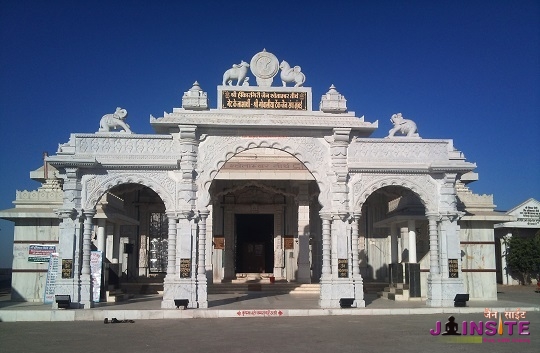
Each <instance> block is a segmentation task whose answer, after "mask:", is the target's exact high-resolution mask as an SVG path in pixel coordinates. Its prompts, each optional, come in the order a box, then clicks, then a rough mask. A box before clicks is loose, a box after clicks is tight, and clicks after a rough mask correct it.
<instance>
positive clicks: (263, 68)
mask: <svg viewBox="0 0 540 353" xmlns="http://www.w3.org/2000/svg"><path fill="white" fill-rule="evenodd" d="M249 67H250V68H251V72H252V73H253V75H255V76H256V77H259V78H272V77H274V76H276V74H277V72H278V70H279V61H278V59H277V58H276V56H275V55H274V54H272V53H269V52H267V51H266V50H263V51H262V52H260V53H257V54H255V56H254V57H253V58H252V59H251V62H250V64H249Z"/></svg>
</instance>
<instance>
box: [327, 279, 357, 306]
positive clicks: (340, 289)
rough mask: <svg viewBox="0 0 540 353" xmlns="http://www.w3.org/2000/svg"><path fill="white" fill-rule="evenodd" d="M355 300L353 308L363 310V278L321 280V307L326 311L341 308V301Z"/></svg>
mask: <svg viewBox="0 0 540 353" xmlns="http://www.w3.org/2000/svg"><path fill="white" fill-rule="evenodd" d="M342 298H354V302H353V307H356V308H363V307H365V306H366V302H365V301H364V286H363V280H362V277H361V276H359V278H358V279H354V280H353V279H348V278H347V279H329V280H328V279H324V280H323V279H321V293H320V296H319V306H320V307H321V308H325V309H334V308H340V307H341V306H340V303H339V301H340V299H342Z"/></svg>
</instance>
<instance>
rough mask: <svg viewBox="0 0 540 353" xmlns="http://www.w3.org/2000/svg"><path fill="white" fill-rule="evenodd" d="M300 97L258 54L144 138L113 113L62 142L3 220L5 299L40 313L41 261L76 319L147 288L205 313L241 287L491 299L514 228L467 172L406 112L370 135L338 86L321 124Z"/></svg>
mask: <svg viewBox="0 0 540 353" xmlns="http://www.w3.org/2000/svg"><path fill="white" fill-rule="evenodd" d="M249 74H251V75H252V77H250V75H249ZM278 75H279V79H278V78H277V77H276V76H278ZM274 79H276V81H277V82H274ZM305 81H306V76H305V74H304V73H303V72H302V71H301V68H300V67H299V66H294V67H291V66H290V65H289V64H288V63H287V62H286V61H284V60H282V61H279V60H278V59H277V57H276V56H275V55H273V54H272V53H270V52H267V51H262V52H260V53H257V54H255V55H254V56H253V58H252V59H251V61H250V62H249V63H248V62H244V61H242V62H241V63H239V64H235V65H232V67H231V68H230V69H228V70H227V71H226V72H225V73H224V75H223V80H222V85H219V86H217V97H218V99H217V107H216V108H210V106H209V102H208V97H207V93H206V92H205V91H204V90H203V89H202V88H201V87H200V85H199V84H198V83H197V82H195V83H194V84H193V87H192V88H191V89H189V90H187V91H186V92H185V94H184V96H183V97H182V102H181V107H180V108H174V109H173V110H172V112H170V113H164V116H162V117H157V118H156V117H153V116H150V124H151V126H152V127H153V129H154V131H155V134H151V135H148V134H144V135H143V134H137V133H135V132H132V131H131V129H130V127H129V125H128V124H127V122H126V118H127V111H126V110H125V109H122V108H118V109H116V111H115V112H114V113H111V114H107V115H105V116H103V118H101V121H100V123H99V129H98V131H97V132H95V133H74V134H71V136H70V137H69V140H68V141H67V142H65V143H62V144H60V145H59V148H58V150H57V152H56V154H54V155H51V156H47V157H46V158H45V164H44V166H43V167H42V168H40V169H38V170H37V171H34V172H32V174H31V177H32V178H34V179H36V180H39V181H41V182H42V183H43V186H42V187H41V188H40V189H38V190H36V191H18V192H17V197H16V200H15V202H14V204H15V208H13V209H10V210H4V211H1V212H0V217H2V218H5V219H10V220H12V221H14V222H15V241H14V262H13V284H12V286H13V291H12V296H13V299H20V300H29V301H41V300H43V297H44V292H45V291H46V290H47V288H46V287H47V285H48V281H49V279H48V277H50V276H51V269H50V268H51V266H49V263H50V261H49V260H48V259H44V257H45V256H42V261H41V262H40V261H39V260H38V261H36V260H35V259H36V258H38V257H39V254H41V255H43V253H45V254H48V253H54V256H56V257H57V259H56V260H57V267H54V268H53V270H52V271H53V272H54V273H53V275H54V277H55V283H54V286H53V287H52V289H50V288H49V291H52V292H53V293H54V294H55V295H69V297H70V302H71V304H70V305H71V307H75V308H90V307H92V305H93V303H94V302H95V301H96V297H95V294H94V292H95V287H96V285H97V284H99V285H101V286H109V285H114V284H116V283H118V281H120V280H122V279H123V278H124V279H129V278H141V277H152V276H154V277H156V278H162V281H163V300H162V308H174V307H175V303H174V301H175V300H177V299H187V300H188V301H189V304H188V306H189V307H192V308H207V307H208V286H209V285H211V284H212V283H219V282H229V281H238V280H241V279H245V280H250V279H251V280H252V279H257V280H268V281H271V282H274V281H287V282H296V283H319V284H320V299H319V303H320V306H321V307H322V308H338V307H340V300H342V299H349V300H352V301H353V306H354V307H358V308H361V307H364V306H365V301H364V282H365V281H378V282H386V283H388V284H389V286H390V287H393V288H398V289H401V290H405V291H407V295H406V296H405V297H403V298H402V299H403V300H413V299H419V300H422V299H424V300H426V305H428V306H436V307H442V306H453V305H454V297H455V295H456V294H461V293H468V294H469V295H470V298H471V300H493V299H496V296H497V294H496V274H495V257H494V256H495V252H494V247H495V246H494V244H495V240H494V235H493V224H494V223H501V222H505V221H510V220H512V219H513V218H512V217H511V216H508V215H501V214H498V213H497V212H494V211H493V210H494V207H495V206H494V205H493V198H492V196H491V195H482V196H481V195H475V194H473V193H472V192H471V191H470V190H469V188H468V186H467V184H468V183H470V182H472V181H474V180H476V179H477V175H476V174H475V173H473V170H474V169H475V168H476V165H475V164H474V163H471V162H469V161H467V160H466V159H465V157H464V155H463V153H462V152H461V151H458V150H456V148H455V147H454V146H453V142H452V140H449V139H425V138H421V137H420V135H419V132H418V128H417V126H416V124H415V122H414V121H412V120H410V119H406V118H405V117H403V116H402V114H400V113H396V114H394V115H393V116H392V117H391V119H390V122H389V123H388V126H389V127H391V129H390V131H389V133H388V136H387V137H386V138H372V137H370V136H371V134H372V133H373V132H374V131H375V130H376V129H377V128H378V122H377V121H375V122H369V121H367V120H366V119H365V118H364V117H363V116H362V117H357V116H356V115H355V113H354V112H351V111H348V109H347V101H346V99H345V97H344V96H343V95H342V94H340V93H339V92H338V91H337V89H336V87H334V86H333V85H332V86H330V89H329V91H328V92H327V93H326V94H324V95H323V96H322V97H321V99H320V101H319V106H318V109H316V110H314V109H313V104H312V101H313V97H312V92H311V88H309V87H305V86H304V83H305ZM96 125H97V124H96ZM95 253H98V254H99V256H100V257H101V260H100V261H102V265H101V263H100V265H99V266H98V267H99V268H98V269H97V271H103V274H100V275H99V276H98V277H97V282H96V280H95V277H96V276H95V272H96V268H95V266H93V265H92V263H93V262H92V261H93V260H92V259H93V256H94V254H95ZM51 258H52V255H51ZM30 259H33V260H30ZM96 283H97V284H96ZM99 297H100V295H99V294H98V296H97V300H99ZM396 299H397V298H396ZM52 305H53V307H54V306H55V305H57V304H56V303H55V302H54V301H53V302H52Z"/></svg>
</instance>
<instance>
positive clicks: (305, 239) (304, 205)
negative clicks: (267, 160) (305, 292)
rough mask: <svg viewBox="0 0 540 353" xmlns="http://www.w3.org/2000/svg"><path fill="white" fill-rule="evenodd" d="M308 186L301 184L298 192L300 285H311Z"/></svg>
mask: <svg viewBox="0 0 540 353" xmlns="http://www.w3.org/2000/svg"><path fill="white" fill-rule="evenodd" d="M308 196H309V195H308V185H307V184H300V185H299V191H298V260H297V261H298V273H297V276H296V281H297V282H298V283H311V264H310V256H309V238H310V229H309V197H308Z"/></svg>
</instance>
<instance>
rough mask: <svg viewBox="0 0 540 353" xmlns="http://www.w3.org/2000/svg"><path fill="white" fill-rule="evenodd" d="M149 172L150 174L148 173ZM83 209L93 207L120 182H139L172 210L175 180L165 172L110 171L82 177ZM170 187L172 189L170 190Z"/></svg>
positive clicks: (166, 207)
mask: <svg viewBox="0 0 540 353" xmlns="http://www.w3.org/2000/svg"><path fill="white" fill-rule="evenodd" d="M150 174H151V175H150ZM82 183H83V191H84V192H83V200H82V205H83V208H84V209H90V208H95V207H96V204H97V202H98V201H99V199H100V198H101V197H102V196H103V195H104V194H105V193H106V192H107V191H109V190H110V189H112V188H113V187H115V186H117V185H122V184H139V185H143V186H146V187H148V188H150V189H152V190H153V191H154V192H155V193H156V194H158V196H159V197H160V198H161V200H162V201H163V203H164V204H165V209H166V210H174V209H175V206H174V198H173V196H172V195H173V194H174V188H175V182H174V181H173V180H171V179H169V178H168V177H167V176H166V174H165V173H132V172H130V173H112V174H106V175H94V176H91V177H90V178H88V179H86V180H85V178H83V180H82ZM171 189H172V190H171Z"/></svg>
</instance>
